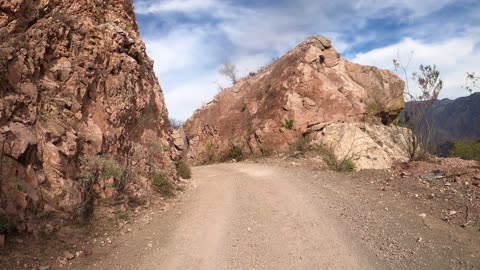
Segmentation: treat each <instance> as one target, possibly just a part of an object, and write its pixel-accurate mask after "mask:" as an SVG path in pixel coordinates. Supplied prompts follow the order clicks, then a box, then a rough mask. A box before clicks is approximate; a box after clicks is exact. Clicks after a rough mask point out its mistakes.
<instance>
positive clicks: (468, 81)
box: [464, 72, 480, 94]
mask: <svg viewBox="0 0 480 270" xmlns="http://www.w3.org/2000/svg"><path fill="white" fill-rule="evenodd" d="M479 81H480V76H478V75H477V74H475V72H472V73H470V72H467V77H466V78H465V86H464V88H465V90H467V91H468V92H470V94H473V92H477V91H479V90H480V85H478V83H479Z"/></svg>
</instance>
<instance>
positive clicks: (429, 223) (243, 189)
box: [73, 163, 480, 269]
mask: <svg viewBox="0 0 480 270" xmlns="http://www.w3.org/2000/svg"><path fill="white" fill-rule="evenodd" d="M349 177H351V176H349V175H345V174H343V175H339V174H335V173H331V172H319V171H317V172H316V171H306V170H300V169H296V170H294V169H286V168H280V167H275V166H270V165H262V164H254V163H237V164H221V165H214V166H205V167H198V168H194V180H193V182H192V187H191V188H190V189H189V190H188V191H187V192H186V194H185V195H184V196H183V197H182V198H181V199H180V200H179V201H178V202H177V203H176V205H175V206H174V207H172V208H171V209H170V210H169V211H167V212H166V213H162V214H159V215H157V216H155V217H154V218H153V219H152V220H151V222H149V223H148V224H147V225H145V226H144V227H143V228H139V229H137V230H135V231H134V232H133V233H130V234H128V235H126V236H124V239H118V240H116V241H117V242H118V244H115V245H111V246H107V247H105V248H104V249H101V250H99V251H96V252H94V254H93V255H91V256H88V257H85V258H79V259H78V260H75V263H74V265H73V267H74V268H77V269H479V268H478V267H479V266H480V261H479V256H480V255H479V254H480V245H479V243H480V241H479V239H480V238H479V235H480V234H479V233H478V232H472V231H467V230H458V229H456V228H452V227H450V226H449V225H448V224H445V223H444V222H442V221H441V220H437V219H434V218H430V217H429V216H427V217H425V216H422V215H420V216H419V213H422V209H419V208H418V206H416V205H413V204H411V203H410V202H408V201H400V202H399V201H398V199H396V198H390V197H389V196H386V195H385V192H382V191H378V190H377V189H374V188H369V187H365V186H364V185H363V186H362V185H361V184H360V183H359V184H358V185H357V184H355V179H348V178H349ZM391 197H395V196H391Z"/></svg>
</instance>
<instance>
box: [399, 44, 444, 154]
mask: <svg viewBox="0 0 480 270" xmlns="http://www.w3.org/2000/svg"><path fill="white" fill-rule="evenodd" d="M412 56H413V53H412V54H411V55H410V57H409V60H408V62H407V64H406V65H403V64H402V63H401V62H400V60H399V59H394V60H393V64H394V67H395V71H397V73H398V72H400V73H401V74H402V75H403V77H404V79H405V100H406V101H407V102H409V104H408V107H409V110H408V111H407V112H405V113H404V115H403V119H402V120H403V122H404V124H405V126H406V127H408V128H410V130H411V132H410V131H408V133H407V132H405V134H402V135H403V137H404V139H405V144H406V145H405V150H406V151H407V152H408V154H409V157H410V160H412V161H413V160H416V159H420V158H423V157H425V154H426V153H427V152H429V151H430V150H432V149H431V148H432V135H433V129H434V127H433V124H434V123H432V122H431V121H430V120H429V119H428V117H426V113H427V111H428V110H429V109H430V107H431V106H432V105H433V103H434V102H435V101H436V100H437V98H438V96H439V94H440V91H441V90H442V88H443V81H442V80H441V79H440V71H438V70H437V67H436V66H435V65H433V66H430V65H426V66H424V65H420V67H419V72H413V73H412V76H411V79H412V80H413V81H414V82H415V84H416V87H410V83H409V78H408V65H409V64H410V61H411V58H412ZM398 58H399V57H398Z"/></svg>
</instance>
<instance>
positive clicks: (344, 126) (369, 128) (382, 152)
mask: <svg viewBox="0 0 480 270" xmlns="http://www.w3.org/2000/svg"><path fill="white" fill-rule="evenodd" d="M410 134H411V133H410V131H409V130H408V129H405V128H402V127H397V126H382V125H373V124H366V123H333V124H329V125H327V126H326V127H325V128H324V129H323V130H322V131H321V132H317V133H315V134H314V135H315V137H314V138H312V140H313V141H312V143H313V144H317V145H323V146H324V147H327V150H329V151H331V152H332V153H333V154H334V155H335V157H336V158H337V159H338V160H339V161H340V162H341V161H342V160H351V161H352V162H353V163H354V164H355V168H356V169H385V168H390V167H392V166H393V165H394V164H395V162H407V161H408V160H409V159H408V154H407V153H406V149H407V148H406V146H408V140H407V138H409V135H410Z"/></svg>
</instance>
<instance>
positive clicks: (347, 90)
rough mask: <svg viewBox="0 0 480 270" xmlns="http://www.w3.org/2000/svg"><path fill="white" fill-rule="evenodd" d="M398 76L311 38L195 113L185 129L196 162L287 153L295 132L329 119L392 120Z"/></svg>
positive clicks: (399, 105) (398, 103)
mask: <svg viewBox="0 0 480 270" xmlns="http://www.w3.org/2000/svg"><path fill="white" fill-rule="evenodd" d="M403 89H404V83H403V81H402V80H401V79H400V78H399V77H397V76H396V75H394V74H393V73H391V72H390V71H387V70H381V69H378V68H375V67H370V66H361V65H357V64H354V63H351V62H349V61H346V60H344V59H342V58H340V55H339V54H338V53H337V52H336V50H335V49H334V48H333V47H332V45H331V43H330V41H329V40H328V39H326V38H325V37H323V36H316V37H311V38H309V39H308V40H306V41H304V42H302V43H301V44H299V45H298V46H297V47H295V48H294V49H292V50H291V51H289V52H288V53H287V54H286V55H285V56H283V57H282V58H280V59H278V60H276V61H275V62H273V63H272V64H270V65H269V66H267V67H265V68H262V69H261V70H260V71H259V72H257V73H256V74H254V75H253V74H252V75H251V76H249V77H247V78H245V79H243V80H241V81H240V82H238V83H237V84H236V85H235V86H234V87H232V88H231V89H228V90H226V91H224V92H222V93H219V94H218V95H217V96H216V97H215V99H214V100H213V101H211V102H210V103H208V104H207V105H205V106H204V107H203V108H201V109H200V110H197V111H196V112H195V113H194V114H193V116H192V117H191V118H190V119H189V120H188V121H187V122H186V124H185V126H184V129H185V133H186V135H187V138H188V141H189V143H190V152H189V158H190V159H191V160H193V161H194V162H195V163H202V162H205V161H208V160H212V159H214V160H219V159H221V158H222V157H223V156H228V154H229V151H230V149H231V148H232V145H235V146H236V147H237V148H241V149H242V151H243V152H244V153H246V154H249V155H261V154H266V153H272V152H280V151H283V150H286V149H287V148H288V147H289V144H290V143H292V142H293V141H294V140H295V139H296V138H297V137H298V136H299V135H300V134H306V133H312V132H317V131H320V130H322V129H323V128H324V127H325V126H326V125H327V124H329V123H334V122H347V123H355V122H361V121H366V120H368V121H371V120H373V121H374V122H377V123H379V124H380V125H381V123H380V122H382V123H383V124H388V123H390V122H391V121H393V120H394V119H395V118H396V117H397V116H398V114H399V112H400V111H401V110H402V109H403V107H404V100H403Z"/></svg>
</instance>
